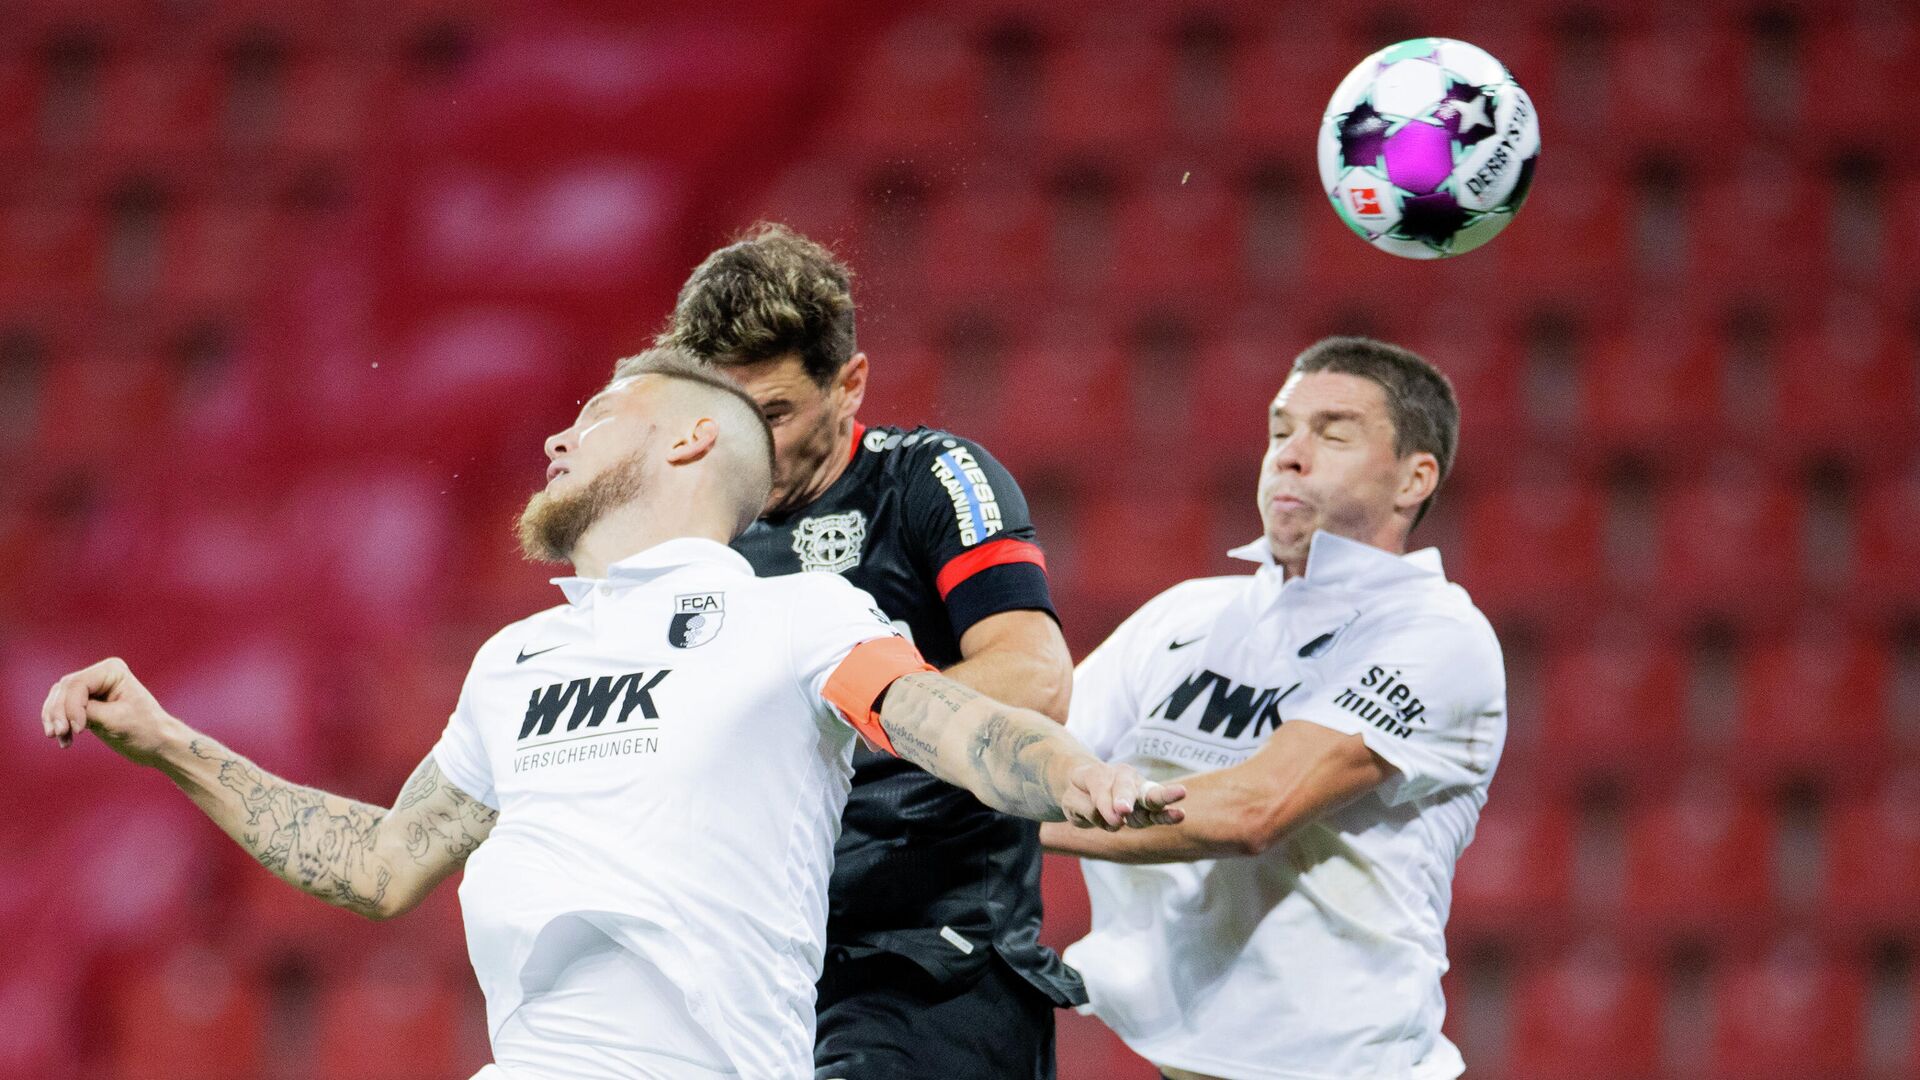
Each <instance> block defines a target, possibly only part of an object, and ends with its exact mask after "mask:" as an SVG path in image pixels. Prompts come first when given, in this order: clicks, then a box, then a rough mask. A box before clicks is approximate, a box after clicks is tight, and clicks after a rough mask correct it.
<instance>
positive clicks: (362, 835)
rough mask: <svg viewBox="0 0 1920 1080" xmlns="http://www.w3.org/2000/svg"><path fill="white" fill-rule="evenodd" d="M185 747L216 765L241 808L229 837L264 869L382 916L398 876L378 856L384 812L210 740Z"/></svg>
mask: <svg viewBox="0 0 1920 1080" xmlns="http://www.w3.org/2000/svg"><path fill="white" fill-rule="evenodd" d="M187 750H188V752H189V753H191V754H192V755H193V756H194V757H196V758H198V759H200V760H201V761H204V762H207V763H208V764H209V765H212V766H214V767H216V769H217V771H216V773H215V774H214V775H215V778H216V781H217V783H218V785H219V786H220V787H221V788H224V789H226V791H228V792H229V793H231V795H232V798H233V799H234V801H235V802H236V803H237V809H238V810H239V815H238V819H237V820H236V821H233V822H231V826H232V827H229V828H228V832H229V833H230V834H231V835H232V836H233V838H234V839H235V840H237V841H239V843H240V846H241V847H243V848H245V849H246V850H247V853H248V854H250V855H252V856H253V857H254V858H256V859H258V860H260V865H262V866H264V867H266V868H267V869H269V870H271V871H273V872H274V873H275V874H278V875H279V876H280V878H281V879H282V880H284V881H286V882H288V883H289V884H291V885H293V886H295V887H296V888H299V889H301V890H303V891H305V892H309V893H312V894H313V895H315V896H318V897H321V898H322V899H325V900H329V901H331V902H333V903H336V904H338V905H340V906H341V907H345V908H350V909H352V910H355V911H359V912H361V913H362V914H374V913H377V912H378V911H379V908H380V903H381V901H382V900H383V899H384V898H385V896H386V891H387V886H388V884H389V883H390V882H391V881H392V878H393V874H392V872H391V871H390V870H389V869H388V868H387V867H386V866H384V865H382V863H381V862H380V860H379V859H378V857H377V856H376V855H375V852H374V842H375V838H376V836H377V834H378V830H379V826H380V819H381V817H382V816H384V815H385V813H386V811H384V810H382V809H381V808H379V807H377V806H370V805H368V804H367V803H363V802H355V801H354V800H352V799H343V798H341V797H339V796H337V795H329V794H327V793H326V792H323V791H316V790H315V789H313V788H309V787H301V786H299V785H297V784H291V783H288V782H287V781H285V780H281V779H279V778H278V777H275V776H272V775H269V774H268V773H266V772H264V771H262V770H261V769H260V768H259V766H257V765H255V764H253V763H252V762H250V761H248V760H247V759H245V758H243V757H240V756H239V755H238V754H235V753H233V752H232V751H230V750H228V749H227V748H226V747H224V746H221V745H220V744H219V743H216V742H214V741H213V740H211V739H204V738H196V739H194V740H193V741H192V742H191V743H189V744H187ZM215 820H216V821H219V822H220V824H222V825H223V826H228V825H229V824H230V823H229V822H227V821H221V819H220V817H219V816H218V815H216V816H215Z"/></svg>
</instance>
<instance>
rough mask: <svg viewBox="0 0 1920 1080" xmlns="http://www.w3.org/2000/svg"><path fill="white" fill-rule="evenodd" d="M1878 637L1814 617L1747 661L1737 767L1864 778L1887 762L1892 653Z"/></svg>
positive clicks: (1748, 656)
mask: <svg viewBox="0 0 1920 1080" xmlns="http://www.w3.org/2000/svg"><path fill="white" fill-rule="evenodd" d="M1876 644H1877V642H1876V641H1875V639H1873V638H1871V637H1869V636H1867V635H1863V634H1850V633H1848V630H1847V628H1846V627H1845V626H1843V625H1839V624H1836V623H1834V622H1832V621H1830V620H1824V619H1811V620H1808V621H1806V622H1804V623H1803V624H1802V625H1801V626H1800V627H1799V628H1798V630H1797V631H1796V632H1795V633H1794V634H1793V635H1792V636H1791V637H1786V638H1774V639H1770V640H1767V641H1764V642H1762V643H1761V644H1759V645H1758V646H1757V647H1754V648H1750V649H1748V650H1747V652H1746V655H1745V656H1744V657H1743V659H1742V663H1741V669H1742V670H1741V676H1740V683H1741V686H1740V703H1739V705H1738V707H1737V708H1736V709H1735V715H1736V716H1737V718H1738V720H1737V739H1738V743H1737V747H1738V750H1737V754H1736V756H1735V764H1736V766H1737V767H1738V768H1740V769H1742V770H1751V771H1757V772H1759V773H1760V774H1762V775H1778V774H1791V775H1806V774H1818V775H1821V776H1825V777H1828V778H1831V779H1832V780H1835V781H1838V782H1848V781H1853V782H1857V781H1858V780H1860V779H1862V778H1863V777H1862V775H1861V774H1862V770H1861V768H1860V765H1861V763H1862V762H1868V761H1880V760H1884V758H1885V756H1886V754H1885V751H1886V742H1887V727H1886V721H1887V717H1886V713H1885V708H1886V706H1885V702H1886V696H1885V693H1884V688H1885V685H1886V680H1887V658H1886V656H1885V655H1884V654H1883V653H1882V652H1881V651H1880V650H1879V649H1877V648H1876V647H1875V646H1876Z"/></svg>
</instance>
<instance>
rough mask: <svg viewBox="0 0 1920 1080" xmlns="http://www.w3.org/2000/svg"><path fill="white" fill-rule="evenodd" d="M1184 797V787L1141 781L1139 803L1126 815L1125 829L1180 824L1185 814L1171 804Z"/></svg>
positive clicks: (1185, 816)
mask: <svg viewBox="0 0 1920 1080" xmlns="http://www.w3.org/2000/svg"><path fill="white" fill-rule="evenodd" d="M1186 797H1187V789H1186V787H1185V785H1182V784H1156V783H1154V782H1153V781H1151V780H1145V781H1142V783H1141V791H1140V801H1139V803H1138V804H1137V805H1136V807H1135V808H1134V811H1133V812H1132V813H1130V814H1128V815H1127V828H1130V829H1145V828H1150V827H1152V826H1154V825H1178V824H1180V823H1181V822H1182V821H1185V820H1186V818H1187V812H1186V811H1185V810H1182V809H1180V808H1179V807H1176V806H1172V805H1171V804H1173V803H1176V802H1179V801H1180V800H1181V799H1184V798H1186Z"/></svg>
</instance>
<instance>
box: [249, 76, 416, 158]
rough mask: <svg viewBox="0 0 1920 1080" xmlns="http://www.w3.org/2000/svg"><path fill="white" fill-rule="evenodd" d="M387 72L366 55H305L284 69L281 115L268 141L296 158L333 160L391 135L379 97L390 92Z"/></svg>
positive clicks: (363, 150)
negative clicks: (349, 58) (284, 84)
mask: <svg viewBox="0 0 1920 1080" xmlns="http://www.w3.org/2000/svg"><path fill="white" fill-rule="evenodd" d="M393 82H394V80H393V79H392V77H391V75H390V73H389V72H387V71H386V70H384V69H383V68H382V67H381V66H380V65H378V64H368V63H367V60H366V58H365V57H354V58H353V59H351V60H347V59H345V58H339V57H332V56H324V55H309V56H304V57H301V58H299V59H297V60H296V61H295V62H294V63H293V64H291V65H290V66H289V68H288V71H287V80H286V90H285V94H284V98H283V101H284V105H283V110H282V112H283V115H282V116H280V117H279V123H278V125H277V127H278V130H277V131H276V132H275V133H274V134H273V137H272V145H273V146H274V147H275V148H277V149H278V150H280V151H281V152H282V153H286V154H289V155H292V156H294V157H296V158H297V159H313V158H319V159H322V160H337V159H340V158H343V157H348V156H350V155H355V154H361V153H366V152H368V151H371V150H374V149H376V148H377V147H379V146H380V145H382V144H383V143H384V142H386V141H388V140H390V139H391V138H392V130H391V129H392V127H393V126H394V125H393V124H392V119H391V117H390V116H389V115H388V114H387V113H386V112H385V111H384V110H382V109H381V108H379V107H378V103H379V102H381V101H384V100H389V99H390V98H391V96H392V95H393V94H394V93H395V91H396V89H397V88H396V87H395V86H394V85H393Z"/></svg>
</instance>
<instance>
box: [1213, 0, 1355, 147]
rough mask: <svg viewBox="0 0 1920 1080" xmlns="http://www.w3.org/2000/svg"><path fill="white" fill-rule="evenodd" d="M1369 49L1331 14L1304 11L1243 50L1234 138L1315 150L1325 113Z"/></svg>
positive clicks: (1235, 90) (1235, 88)
mask: <svg viewBox="0 0 1920 1080" xmlns="http://www.w3.org/2000/svg"><path fill="white" fill-rule="evenodd" d="M1366 54H1367V49H1366V48H1362V47H1360V46H1359V43H1358V42H1357V41H1355V40H1354V39H1353V38H1352V37H1351V36H1349V35H1348V34H1347V33H1346V32H1345V30H1344V28H1342V27H1341V26H1340V25H1339V24H1338V22H1337V21H1335V19H1334V17H1333V13H1332V12H1331V11H1325V10H1320V9H1315V8H1310V7H1307V8H1299V9H1297V10H1293V11H1289V12H1288V13H1287V17H1286V18H1285V19H1277V20H1275V21H1274V23H1273V26H1272V28H1271V30H1270V31H1269V32H1268V33H1267V34H1266V35H1264V36H1263V37H1261V38H1259V39H1257V40H1255V41H1253V42H1251V43H1250V44H1249V45H1248V46H1247V47H1246V48H1244V49H1242V50H1241V51H1240V55H1239V57H1238V61H1237V63H1235V65H1234V68H1233V79H1232V101H1233V105H1232V116H1233V137H1234V139H1235V142H1236V143H1237V144H1241V145H1246V144H1251V145H1252V146H1255V147H1258V148H1262V149H1268V148H1281V147H1311V146H1313V145H1314V139H1315V137H1316V135H1317V133H1318V131H1319V128H1320V111H1321V109H1322V108H1324V107H1325V105H1326V103H1327V100H1328V99H1330V98H1331V97H1332V96H1333V90H1334V87H1336V86H1338V85H1340V80H1341V79H1342V78H1344V77H1345V76H1346V74H1347V72H1348V71H1349V70H1351V69H1352V67H1353V66H1354V65H1355V64H1357V63H1359V62H1360V59H1361V57H1363V56H1365V55H1366Z"/></svg>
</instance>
